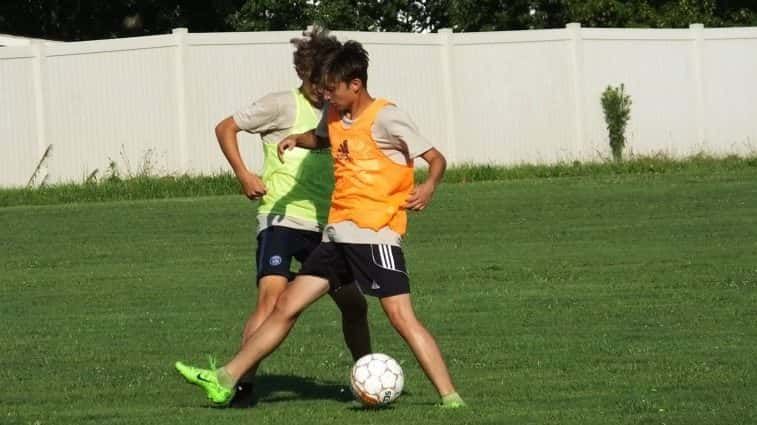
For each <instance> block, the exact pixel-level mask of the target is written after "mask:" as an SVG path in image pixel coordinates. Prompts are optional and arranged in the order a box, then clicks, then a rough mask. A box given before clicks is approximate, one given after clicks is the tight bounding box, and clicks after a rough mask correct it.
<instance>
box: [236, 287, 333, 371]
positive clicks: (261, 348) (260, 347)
mask: <svg viewBox="0 0 757 425" xmlns="http://www.w3.org/2000/svg"><path fill="white" fill-rule="evenodd" d="M328 290H329V283H328V281H327V280H326V279H323V278H320V277H316V276H303V275H301V276H298V277H297V278H296V279H295V280H294V282H292V284H291V285H290V286H289V287H288V288H287V289H286V290H284V292H283V293H282V294H281V296H280V297H279V299H278V301H277V302H276V306H275V307H274V309H273V312H271V314H270V315H269V316H268V318H267V319H266V320H265V321H264V322H263V323H262V324H261V325H260V327H258V329H257V330H256V331H255V332H253V333H252V334H251V335H250V337H249V338H248V339H247V340H246V341H245V343H244V346H242V349H241V350H240V351H239V352H238V353H237V355H236V356H234V358H233V359H231V361H230V362H229V363H227V364H226V365H225V366H224V369H225V371H226V372H227V373H228V374H229V375H230V376H231V378H232V379H233V380H234V381H238V380H239V378H241V377H242V375H244V374H245V373H246V372H247V371H248V370H250V369H251V368H252V367H253V366H255V365H256V364H258V363H259V362H260V361H261V360H263V359H264V358H265V357H266V356H268V355H269V354H271V353H272V352H273V351H274V350H275V349H276V348H277V347H278V346H279V345H280V344H281V343H282V342H283V341H284V339H285V338H286V336H287V335H288V334H289V331H290V330H291V329H292V327H293V326H294V323H295V321H296V320H297V317H298V316H299V315H300V313H301V312H302V311H303V310H305V309H306V308H307V307H308V306H309V305H310V304H312V303H313V302H315V301H316V300H317V299H319V298H320V297H322V296H323V295H325V294H326V293H327V292H328Z"/></svg>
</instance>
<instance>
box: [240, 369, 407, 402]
mask: <svg viewBox="0 0 757 425" xmlns="http://www.w3.org/2000/svg"><path fill="white" fill-rule="evenodd" d="M254 391H255V392H254V394H255V397H254V401H253V406H254V405H256V404H258V402H262V403H277V402H286V401H295V400H334V401H338V402H342V403H350V402H353V401H355V397H354V396H353V395H352V391H351V390H350V386H349V383H347V382H345V383H343V384H341V383H336V382H324V381H320V380H317V379H314V378H311V377H303V376H293V375H260V376H258V377H257V378H256V379H255V390H254ZM406 395H408V393H403V396H406ZM351 408H352V409H354V410H363V409H365V408H364V407H362V406H360V405H358V404H354V405H353V406H352V407H351Z"/></svg>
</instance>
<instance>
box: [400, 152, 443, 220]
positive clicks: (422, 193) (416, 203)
mask: <svg viewBox="0 0 757 425" xmlns="http://www.w3.org/2000/svg"><path fill="white" fill-rule="evenodd" d="M421 158H423V160H424V161H426V162H427V163H428V178H426V181H425V182H423V183H421V184H419V185H418V186H416V187H415V190H413V193H411V194H410V198H408V200H407V204H405V208H407V209H409V210H411V211H421V210H423V209H424V208H426V206H427V205H428V204H429V203H430V202H431V198H432V197H433V196H434V191H435V190H436V186H437V185H438V184H439V183H441V181H442V177H443V176H444V171H445V170H446V169H447V160H446V159H445V158H444V155H442V153H441V152H439V151H438V150H436V148H431V149H429V150H427V151H426V152H424V153H423V154H422V155H421Z"/></svg>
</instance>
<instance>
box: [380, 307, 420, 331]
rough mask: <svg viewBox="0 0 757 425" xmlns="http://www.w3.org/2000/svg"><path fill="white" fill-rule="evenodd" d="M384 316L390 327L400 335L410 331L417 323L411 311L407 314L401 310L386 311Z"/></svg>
mask: <svg viewBox="0 0 757 425" xmlns="http://www.w3.org/2000/svg"><path fill="white" fill-rule="evenodd" d="M386 315H387V317H388V318H389V322H390V323H391V324H392V326H393V327H394V328H395V329H397V331H399V332H400V333H401V334H404V333H406V332H408V331H410V330H411V329H412V328H413V326H415V324H416V323H417V320H416V319H415V315H414V314H413V313H412V312H411V311H410V312H408V311H405V310H403V309H399V308H396V309H390V310H387V312H386Z"/></svg>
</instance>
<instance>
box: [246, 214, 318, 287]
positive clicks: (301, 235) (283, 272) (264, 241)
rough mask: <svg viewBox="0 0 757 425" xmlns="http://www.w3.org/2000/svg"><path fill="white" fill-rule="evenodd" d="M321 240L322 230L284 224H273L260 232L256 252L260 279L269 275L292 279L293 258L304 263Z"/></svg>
mask: <svg viewBox="0 0 757 425" xmlns="http://www.w3.org/2000/svg"><path fill="white" fill-rule="evenodd" d="M320 242H321V233H320V232H311V231H309V230H297V229H290V228H288V227H282V226H271V227H268V228H267V229H265V230H263V231H262V232H260V233H258V249H257V252H256V254H255V258H256V260H257V266H258V267H257V270H258V273H257V278H258V280H260V278H261V277H263V276H269V275H278V276H284V277H286V278H287V279H289V280H292V279H293V278H294V273H292V271H291V266H292V258H294V259H296V260H297V261H299V262H300V263H304V262H305V260H306V259H307V258H308V256H309V255H310V253H312V252H313V250H314V249H315V247H317V246H318V244H319V243H320Z"/></svg>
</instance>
